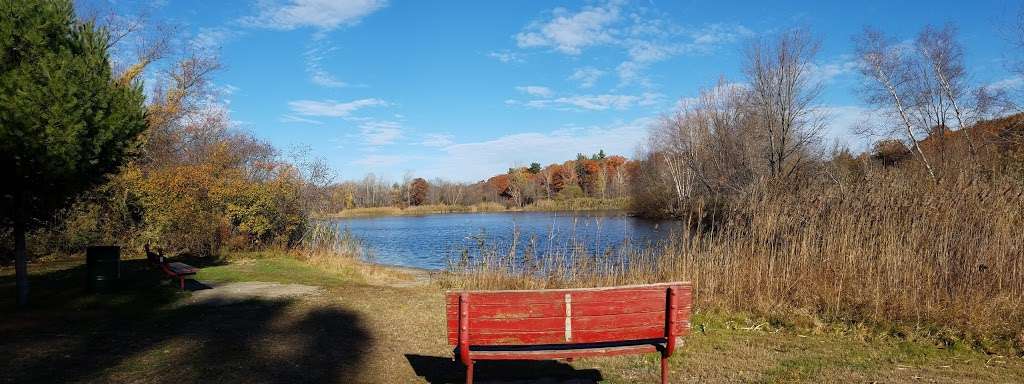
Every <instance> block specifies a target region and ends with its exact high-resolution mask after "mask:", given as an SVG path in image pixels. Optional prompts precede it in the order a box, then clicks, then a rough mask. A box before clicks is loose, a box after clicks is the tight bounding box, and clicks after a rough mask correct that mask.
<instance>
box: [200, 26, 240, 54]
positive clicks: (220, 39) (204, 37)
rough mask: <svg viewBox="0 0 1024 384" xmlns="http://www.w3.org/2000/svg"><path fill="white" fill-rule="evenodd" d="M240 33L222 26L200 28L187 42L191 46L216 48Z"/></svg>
mask: <svg viewBox="0 0 1024 384" xmlns="http://www.w3.org/2000/svg"><path fill="white" fill-rule="evenodd" d="M241 34H242V33H241V32H239V31H234V30H231V29H227V28H224V27H216V28H200V29H199V33H196V35H195V36H193V37H192V40H190V41H189V43H190V44H191V45H192V47H193V48H198V49H204V50H205V49H218V48H220V47H221V46H222V45H224V44H226V43H227V42H229V41H231V40H234V39H235V38H237V37H238V36H239V35H241Z"/></svg>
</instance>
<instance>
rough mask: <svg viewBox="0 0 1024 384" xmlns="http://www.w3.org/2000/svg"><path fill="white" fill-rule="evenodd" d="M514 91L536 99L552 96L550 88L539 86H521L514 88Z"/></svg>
mask: <svg viewBox="0 0 1024 384" xmlns="http://www.w3.org/2000/svg"><path fill="white" fill-rule="evenodd" d="M516 90H517V91H519V92H522V93H525V94H527V95H530V96H538V97H551V95H553V94H554V92H552V91H551V88H548V87H543V86H540V85H521V86H518V87H516Z"/></svg>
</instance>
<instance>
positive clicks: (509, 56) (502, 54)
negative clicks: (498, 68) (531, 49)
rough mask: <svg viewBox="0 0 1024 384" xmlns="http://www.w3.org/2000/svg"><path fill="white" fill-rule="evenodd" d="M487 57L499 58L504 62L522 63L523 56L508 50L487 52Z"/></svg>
mask: <svg viewBox="0 0 1024 384" xmlns="http://www.w3.org/2000/svg"><path fill="white" fill-rule="evenodd" d="M487 57H490V58H492V59H495V60H498V61H500V62H502V63H522V62H523V58H522V57H520V56H519V54H518V53H515V52H511V51H508V50H503V51H494V52H490V53H488V54H487Z"/></svg>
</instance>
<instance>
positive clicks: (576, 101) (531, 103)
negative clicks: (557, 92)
mask: <svg viewBox="0 0 1024 384" xmlns="http://www.w3.org/2000/svg"><path fill="white" fill-rule="evenodd" d="M663 97H664V95H662V94H660V93H643V94H640V95H621V94H598V95H573V96H565V97H558V98H553V99H535V100H526V101H520V100H508V101H506V103H507V104H511V105H524V106H527V107H530V108H541V109H543V108H553V109H558V110H590V111H604V110H609V109H616V110H625V109H629V108H633V107H637V106H650V105H655V104H657V103H659V102H660V101H661V100H662V98H663Z"/></svg>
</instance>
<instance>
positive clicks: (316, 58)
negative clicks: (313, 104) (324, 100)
mask: <svg viewBox="0 0 1024 384" xmlns="http://www.w3.org/2000/svg"><path fill="white" fill-rule="evenodd" d="M335 50H336V48H334V47H328V48H323V47H320V46H316V47H313V48H310V49H309V50H307V51H306V52H305V53H304V54H303V56H304V57H305V59H306V73H308V74H309V80H310V81H312V82H313V84H316V85H319V86H321V87H327V88H341V87H347V86H348V83H346V82H344V81H341V80H338V79H337V78H335V77H334V75H332V74H331V73H330V72H327V70H326V69H324V67H323V64H321V63H322V62H323V60H324V58H325V57H326V56H327V55H328V54H330V53H331V52H334V51H335Z"/></svg>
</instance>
